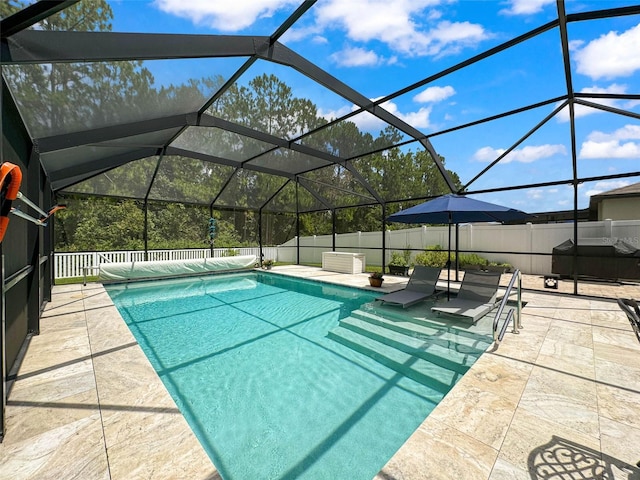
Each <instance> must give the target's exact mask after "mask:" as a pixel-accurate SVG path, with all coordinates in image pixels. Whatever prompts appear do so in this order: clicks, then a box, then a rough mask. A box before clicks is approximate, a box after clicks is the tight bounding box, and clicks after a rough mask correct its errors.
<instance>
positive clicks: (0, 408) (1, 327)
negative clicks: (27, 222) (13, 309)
mask: <svg viewBox="0 0 640 480" xmlns="http://www.w3.org/2000/svg"><path fill="white" fill-rule="evenodd" d="M1 250H2V245H0V251H1ZM0 281H1V282H2V283H1V284H0V288H2V295H1V298H0V317H1V319H0V364H1V367H0V374H1V375H2V380H0V396H1V397H2V398H0V402H1V404H0V442H2V440H3V439H4V427H5V425H4V424H5V421H4V420H5V419H4V410H5V405H6V403H7V398H6V396H7V382H6V380H7V365H6V353H5V343H6V341H7V340H6V335H5V326H6V320H5V316H6V313H5V301H6V296H5V291H4V254H2V255H0Z"/></svg>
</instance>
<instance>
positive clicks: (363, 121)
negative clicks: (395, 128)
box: [318, 98, 431, 133]
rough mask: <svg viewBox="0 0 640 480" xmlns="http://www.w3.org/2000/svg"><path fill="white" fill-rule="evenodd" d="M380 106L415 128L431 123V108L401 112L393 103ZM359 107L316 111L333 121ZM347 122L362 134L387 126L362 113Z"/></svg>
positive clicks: (367, 113) (369, 114) (372, 116)
mask: <svg viewBox="0 0 640 480" xmlns="http://www.w3.org/2000/svg"><path fill="white" fill-rule="evenodd" d="M376 100H377V99H375V98H374V99H372V101H376ZM380 106H381V107H382V108H384V109H385V110H386V111H388V112H389V113H391V114H393V115H395V116H396V117H398V118H400V119H401V120H404V121H405V122H407V123H408V124H410V125H412V126H413V127H415V128H428V127H430V126H431V122H430V120H429V115H430V114H431V107H422V108H420V109H419V110H418V111H416V112H406V113H405V112H401V111H400V110H399V109H398V106H397V105H396V104H395V103H393V102H384V103H381V104H380ZM358 109H359V107H357V106H356V105H351V106H348V107H342V108H340V109H338V110H327V111H324V110H322V109H318V114H319V115H320V116H322V117H324V118H326V119H327V120H333V119H335V118H340V117H342V116H344V115H346V114H348V113H350V112H353V111H355V110H358ZM349 121H351V122H353V123H355V124H356V125H357V126H358V128H359V129H360V130H362V131H363V132H376V133H377V132H379V131H381V130H384V128H385V127H386V126H387V123H385V122H384V121H382V120H380V119H379V118H378V117H376V116H375V115H373V114H372V113H369V112H366V111H365V112H362V113H359V114H358V115H356V116H354V117H351V118H349Z"/></svg>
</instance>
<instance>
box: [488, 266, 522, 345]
mask: <svg viewBox="0 0 640 480" xmlns="http://www.w3.org/2000/svg"><path fill="white" fill-rule="evenodd" d="M516 280H517V281H518V283H517V288H516V293H517V295H518V300H517V304H516V318H515V319H514V318H513V310H514V309H513V308H512V309H511V310H509V312H508V313H507V318H506V319H505V321H504V323H503V324H502V328H500V331H498V323H499V322H500V318H501V317H502V312H503V310H504V307H505V305H506V304H507V302H508V301H509V297H510V296H511V295H512V293H511V291H512V290H513V287H514V285H515V284H516ZM521 313H522V272H520V269H516V271H515V272H513V276H512V277H511V281H510V282H509V285H508V286H507V289H506V290H505V293H504V297H502V301H501V302H500V306H499V307H498V311H497V312H496V316H495V317H494V318H493V341H494V342H495V345H496V348H497V347H498V345H500V342H501V341H502V339H503V338H504V334H505V333H506V331H507V326H508V325H509V322H511V321H513V330H512V331H511V333H516V334H517V333H520V332H519V329H521V328H522V315H521Z"/></svg>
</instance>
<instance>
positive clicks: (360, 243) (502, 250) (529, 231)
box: [278, 220, 640, 275]
mask: <svg viewBox="0 0 640 480" xmlns="http://www.w3.org/2000/svg"><path fill="white" fill-rule="evenodd" d="M573 227H574V224H573V223H554V224H535V225H534V224H526V225H500V224H488V223H476V224H464V225H460V226H459V230H458V248H459V250H460V251H461V252H476V253H478V254H480V255H481V256H483V257H484V258H486V259H488V260H489V261H492V262H498V263H510V264H511V265H513V266H514V267H516V268H519V269H520V270H521V271H522V272H523V273H530V274H535V275H545V274H549V273H551V259H552V251H553V248H554V247H556V246H557V245H560V244H561V243H563V242H565V241H567V240H573V241H575V240H574V231H573ZM451 232H452V235H451V248H452V250H455V246H456V229H455V227H453V228H452V229H451ZM385 235H386V239H385V244H386V245H385V246H386V250H385V251H386V256H387V257H386V261H385V264H386V263H388V262H389V258H390V256H391V253H392V252H393V251H394V250H395V251H401V250H404V249H405V248H410V249H411V250H413V251H412V257H415V255H417V254H418V253H420V251H421V250H423V249H425V248H426V247H429V246H433V245H440V246H441V247H442V248H444V249H447V248H448V235H449V234H448V227H447V226H429V227H427V226H423V227H416V228H410V229H403V230H390V231H387V232H386V233H385ZM616 240H624V241H626V242H627V243H629V244H631V245H633V246H634V247H637V248H640V221H638V220H620V221H612V220H604V221H601V222H581V223H578V243H582V244H589V245H611V244H613V243H615V242H616ZM296 243H297V239H296V238H294V239H292V240H290V241H289V242H287V243H286V244H284V245H280V246H279V247H278V260H279V261H282V262H291V263H295V262H296V253H297V251H298V250H299V251H300V263H321V262H322V252H325V251H330V250H331V249H332V238H331V235H317V236H311V237H300V248H299V249H298V248H297V245H296ZM335 245H336V246H335V250H336V251H345V252H352V253H363V254H365V256H366V262H367V265H381V264H382V234H381V232H356V233H346V234H337V235H336V237H335Z"/></svg>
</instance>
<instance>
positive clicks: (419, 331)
mask: <svg viewBox="0 0 640 480" xmlns="http://www.w3.org/2000/svg"><path fill="white" fill-rule="evenodd" d="M351 316H352V317H353V318H357V319H360V320H363V321H365V322H367V323H370V324H372V325H377V326H380V327H383V328H385V329H388V330H392V331H394V332H398V333H401V334H404V335H408V336H410V337H413V338H417V339H421V340H422V341H423V342H427V343H428V344H430V345H434V346H435V345H437V346H440V347H442V348H446V349H449V350H453V351H455V352H458V353H464V354H471V355H474V354H475V355H481V354H482V353H483V352H484V351H485V350H486V349H487V347H488V346H489V345H490V344H491V342H492V340H491V337H488V336H486V335H481V334H478V333H473V332H467V331H460V330H459V329H451V328H448V329H446V328H443V327H442V326H439V325H438V324H435V323H430V324H425V323H416V322H411V321H408V320H407V319H406V318H399V319H395V318H387V317H384V316H381V315H377V314H375V313H371V312H367V311H363V310H355V311H353V312H352V313H351Z"/></svg>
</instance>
